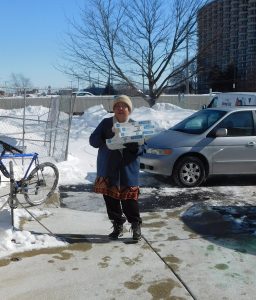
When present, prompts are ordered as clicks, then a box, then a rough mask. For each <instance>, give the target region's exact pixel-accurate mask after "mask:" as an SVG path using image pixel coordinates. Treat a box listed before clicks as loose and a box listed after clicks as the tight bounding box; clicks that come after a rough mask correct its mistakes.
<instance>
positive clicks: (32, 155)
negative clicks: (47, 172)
mask: <svg viewBox="0 0 256 300" xmlns="http://www.w3.org/2000/svg"><path fill="white" fill-rule="evenodd" d="M38 155H39V154H38V153H36V152H34V153H12V154H3V155H0V170H1V172H2V173H3V171H2V168H4V169H5V172H6V174H4V173H3V174H4V176H6V175H8V176H6V177H7V178H10V173H9V171H8V169H7V168H6V166H5V164H4V163H3V162H2V160H3V159H15V158H29V157H30V158H31V161H30V163H29V165H28V167H27V169H26V172H25V174H24V175H23V177H22V179H21V180H24V179H27V176H28V174H29V171H30V169H31V167H32V165H33V163H35V165H38V164H39V159H38Z"/></svg>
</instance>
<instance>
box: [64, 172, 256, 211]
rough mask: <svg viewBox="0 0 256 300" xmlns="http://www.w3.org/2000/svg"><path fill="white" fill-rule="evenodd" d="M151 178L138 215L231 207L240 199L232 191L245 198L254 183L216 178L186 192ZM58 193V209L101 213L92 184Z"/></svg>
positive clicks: (242, 178)
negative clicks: (221, 204)
mask: <svg viewBox="0 0 256 300" xmlns="http://www.w3.org/2000/svg"><path fill="white" fill-rule="evenodd" d="M154 178H155V179H157V181H156V183H155V184H154V185H153V186H152V185H151V186H149V185H147V184H142V185H141V194H140V200H139V201H140V209H141V211H142V212H149V211H157V210H159V209H160V210H161V209H170V208H176V207H181V206H183V205H185V204H187V203H201V202H205V201H208V200H215V201H225V200H228V202H230V201H233V202H234V204H235V203H236V202H237V201H238V200H241V198H239V197H237V195H235V196H234V195H233V193H232V187H234V188H235V189H237V187H239V189H240V190H241V195H243V196H246V193H245V192H243V191H244V190H245V191H246V187H250V186H253V185H255V183H256V176H216V177H213V178H210V179H209V180H207V181H206V182H205V183H204V184H203V185H202V186H201V187H197V188H187V189H186V188H177V187H175V186H173V185H172V184H171V183H170V182H169V179H168V178H165V177H161V176H155V177H154ZM225 187H227V189H225ZM166 189H167V191H166ZM168 189H170V190H168ZM59 190H60V199H61V206H62V207H67V208H71V209H76V210H82V211H102V210H104V209H105V207H104V202H103V201H102V196H101V195H97V194H95V193H93V185H92V184H80V185H69V186H60V187H59ZM255 191H256V189H255ZM85 195H86V197H85ZM248 196H250V197H252V196H256V192H254V191H253V192H252V193H251V194H250V195H248ZM238 198H239V199H238ZM244 200H246V199H244ZM255 200H256V197H255ZM255 203H256V202H255Z"/></svg>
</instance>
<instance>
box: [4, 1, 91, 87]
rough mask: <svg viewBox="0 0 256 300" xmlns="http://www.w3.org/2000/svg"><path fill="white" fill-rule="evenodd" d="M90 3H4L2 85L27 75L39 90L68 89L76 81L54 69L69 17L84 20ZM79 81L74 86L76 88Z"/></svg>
mask: <svg viewBox="0 0 256 300" xmlns="http://www.w3.org/2000/svg"><path fill="white" fill-rule="evenodd" d="M86 2H87V0H1V1H0V11H1V17H0V40H1V47H0V86H4V85H5V84H8V82H10V75H11V74H12V73H15V74H23V75H24V76H25V77H27V78H29V79H30V80H31V82H32V84H33V86H35V87H40V88H45V87H47V86H48V85H51V86H52V87H53V88H54V87H56V88H61V87H68V86H70V85H71V80H72V78H70V77H67V76H65V75H64V74H62V73H61V72H59V71H57V70H56V69H55V68H54V65H56V64H57V61H58V60H59V59H60V55H61V52H60V51H61V46H60V43H61V40H62V39H63V37H64V34H65V32H67V31H68V28H69V26H68V22H67V18H70V19H72V17H75V18H80V15H79V13H80V7H83V6H84V4H85V3H86ZM75 84H76V83H75V81H73V82H72V85H73V86H75Z"/></svg>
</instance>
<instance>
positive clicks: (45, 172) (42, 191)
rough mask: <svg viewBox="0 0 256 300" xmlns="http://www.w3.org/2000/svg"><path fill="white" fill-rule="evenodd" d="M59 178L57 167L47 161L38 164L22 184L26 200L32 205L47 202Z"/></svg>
mask: <svg viewBox="0 0 256 300" xmlns="http://www.w3.org/2000/svg"><path fill="white" fill-rule="evenodd" d="M58 180H59V171H58V169H57V167H56V166H55V165H54V164H52V163H50V162H45V163H42V164H39V165H38V166H36V167H35V168H34V169H33V170H32V171H31V173H30V174H29V176H28V178H27V179H26V180H24V182H23V184H22V193H23V195H24V197H25V200H26V201H27V202H28V203H29V204H31V205H39V204H42V203H44V202H46V201H47V200H48V199H49V198H50V197H51V196H52V194H53V193H54V190H55V189H56V187H57V184H58Z"/></svg>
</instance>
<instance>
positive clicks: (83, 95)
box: [72, 92, 94, 97]
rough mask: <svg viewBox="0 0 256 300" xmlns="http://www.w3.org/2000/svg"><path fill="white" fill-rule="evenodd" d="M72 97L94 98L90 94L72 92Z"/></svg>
mask: <svg viewBox="0 0 256 300" xmlns="http://www.w3.org/2000/svg"><path fill="white" fill-rule="evenodd" d="M72 95H75V96H76V97H85V96H94V95H93V94H92V93H90V92H73V93H72Z"/></svg>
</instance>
